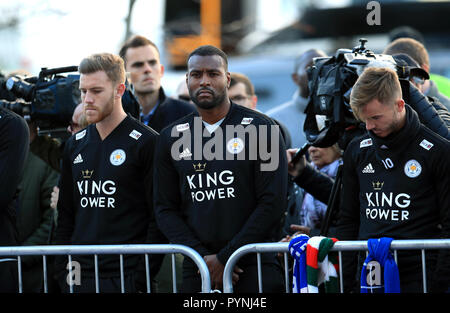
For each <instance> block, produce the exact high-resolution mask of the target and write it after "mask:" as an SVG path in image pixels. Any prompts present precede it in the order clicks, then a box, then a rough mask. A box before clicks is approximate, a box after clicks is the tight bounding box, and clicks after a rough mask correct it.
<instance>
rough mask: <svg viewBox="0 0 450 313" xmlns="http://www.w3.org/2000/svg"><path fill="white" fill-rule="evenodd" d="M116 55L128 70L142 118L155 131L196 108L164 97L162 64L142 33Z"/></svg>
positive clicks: (149, 41) (152, 45) (150, 43)
mask: <svg viewBox="0 0 450 313" xmlns="http://www.w3.org/2000/svg"><path fill="white" fill-rule="evenodd" d="M119 55H120V56H121V57H122V59H123V60H124V62H125V69H126V71H127V72H129V73H130V77H129V78H130V83H131V84H132V85H133V88H134V95H135V96H136V98H137V100H138V102H139V105H140V106H141V122H143V123H144V124H145V125H148V126H150V127H151V128H152V129H154V130H155V131H157V132H160V131H161V129H163V128H164V127H166V126H167V125H169V124H171V123H172V122H174V121H176V120H178V119H179V118H181V117H183V116H185V115H187V114H189V113H191V112H194V111H195V106H193V105H191V104H189V103H187V102H186V101H181V100H177V99H173V98H170V97H166V95H165V93H164V89H163V88H162V86H161V78H162V77H163V75H164V66H163V65H162V64H161V63H160V55H159V50H158V48H157V46H156V45H155V44H154V43H153V42H152V41H151V40H149V39H147V38H145V37H143V36H139V35H136V36H133V37H131V38H130V39H128V40H127V41H126V42H125V43H124V44H123V46H122V48H121V49H120V52H119Z"/></svg>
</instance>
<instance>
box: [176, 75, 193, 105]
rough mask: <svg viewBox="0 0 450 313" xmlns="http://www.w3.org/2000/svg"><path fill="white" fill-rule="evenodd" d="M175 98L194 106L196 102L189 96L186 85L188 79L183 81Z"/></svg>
mask: <svg viewBox="0 0 450 313" xmlns="http://www.w3.org/2000/svg"><path fill="white" fill-rule="evenodd" d="M175 96H176V98H177V99H179V100H183V101H186V102H189V103H191V104H194V102H193V101H192V100H191V96H189V90H188V88H187V85H186V79H183V80H182V81H181V82H180V83H179V84H178V87H177V90H176V91H175Z"/></svg>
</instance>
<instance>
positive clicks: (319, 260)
mask: <svg viewBox="0 0 450 313" xmlns="http://www.w3.org/2000/svg"><path fill="white" fill-rule="evenodd" d="M336 241H338V240H337V239H336V238H327V237H322V236H316V237H311V238H310V239H309V240H308V245H307V246H306V271H307V279H308V292H309V293H318V292H319V286H320V285H321V284H324V287H325V288H324V290H325V292H326V293H337V292H339V282H338V274H337V273H338V272H339V263H338V255H337V252H333V251H332V252H330V249H331V248H332V247H333V245H334V243H335V242H336Z"/></svg>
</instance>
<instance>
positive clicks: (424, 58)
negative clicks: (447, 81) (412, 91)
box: [383, 38, 450, 110]
mask: <svg viewBox="0 0 450 313" xmlns="http://www.w3.org/2000/svg"><path fill="white" fill-rule="evenodd" d="M383 53H384V54H390V55H394V54H398V53H404V54H407V55H409V56H410V57H411V58H412V59H413V60H414V61H416V62H417V63H418V64H419V66H420V67H421V68H422V69H424V70H425V71H426V72H427V73H428V74H429V73H430V58H429V56H428V51H427V49H426V48H425V46H424V45H423V44H422V43H420V42H419V41H417V40H415V39H413V38H398V39H395V40H394V41H392V42H391V43H389V45H388V46H387V47H386V48H385V49H384V51H383ZM419 90H420V91H421V92H422V93H423V94H424V95H426V96H429V97H435V98H437V99H438V100H439V101H440V102H441V103H442V104H443V105H444V106H445V107H446V108H447V110H450V99H449V98H448V97H447V96H445V95H443V94H442V93H441V92H440V91H439V90H438V87H437V85H436V83H435V82H434V81H433V80H432V77H430V79H428V80H425V81H424V83H423V84H422V85H421V87H420V88H419Z"/></svg>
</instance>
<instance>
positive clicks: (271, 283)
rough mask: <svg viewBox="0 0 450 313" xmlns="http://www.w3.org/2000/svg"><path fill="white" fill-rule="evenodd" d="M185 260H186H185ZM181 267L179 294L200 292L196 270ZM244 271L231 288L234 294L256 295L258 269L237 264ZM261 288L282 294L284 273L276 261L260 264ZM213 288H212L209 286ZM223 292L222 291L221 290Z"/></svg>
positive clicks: (250, 265) (253, 265) (253, 266)
mask: <svg viewBox="0 0 450 313" xmlns="http://www.w3.org/2000/svg"><path fill="white" fill-rule="evenodd" d="M185 260H186V259H185ZM186 263H187V262H185V263H184V265H183V282H182V285H181V290H180V292H182V293H196V292H201V276H200V274H197V271H198V269H197V268H196V267H195V268H192V266H190V265H186ZM238 266H239V267H240V268H241V269H242V270H243V271H244V272H243V273H241V274H239V281H238V282H237V283H236V285H234V286H233V292H234V293H258V289H259V288H258V286H259V285H258V268H257V265H256V263H250V264H238ZM261 273H262V283H263V284H262V288H263V292H264V293H284V292H285V284H284V283H285V280H284V272H283V269H282V268H281V266H280V264H279V263H278V262H277V260H274V261H273V262H263V263H262V264H261ZM211 287H212V288H213V286H211ZM221 291H223V290H221Z"/></svg>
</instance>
